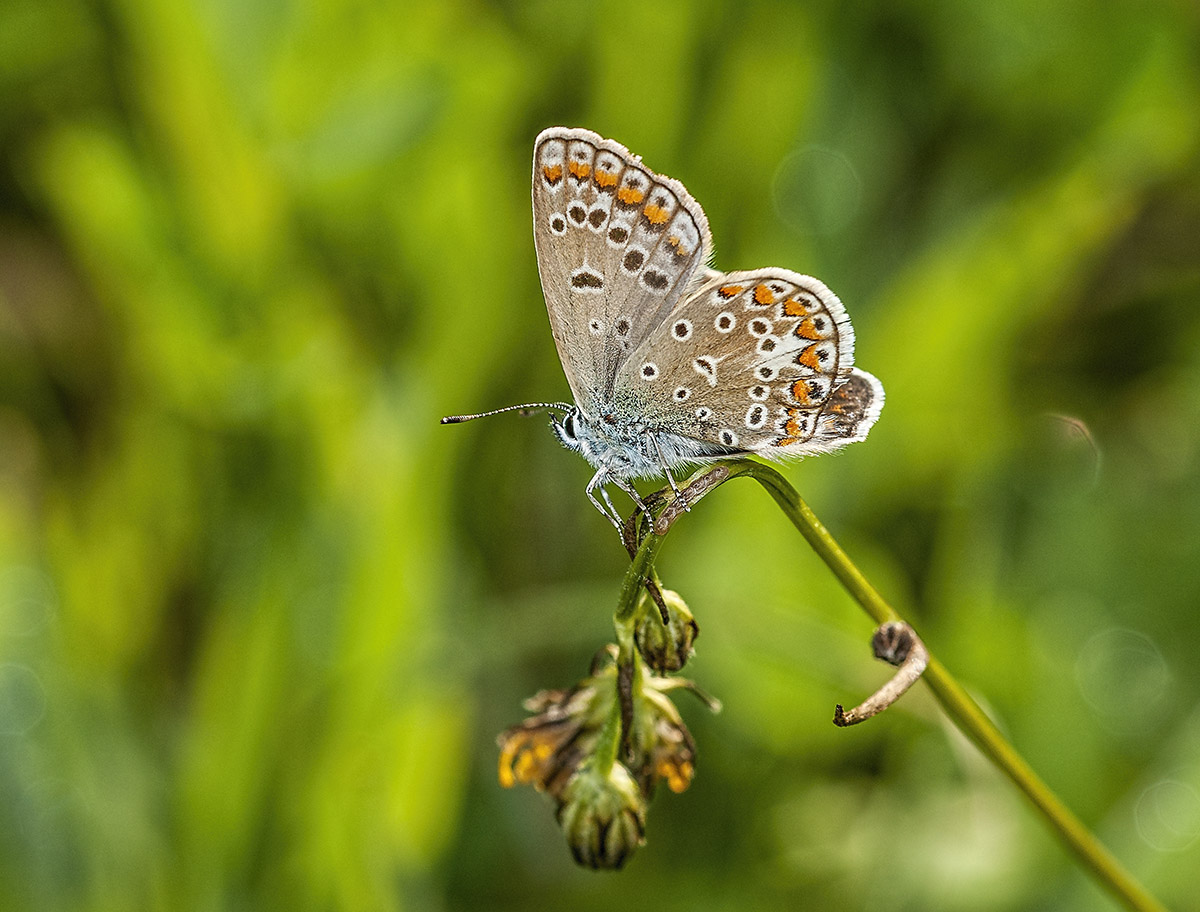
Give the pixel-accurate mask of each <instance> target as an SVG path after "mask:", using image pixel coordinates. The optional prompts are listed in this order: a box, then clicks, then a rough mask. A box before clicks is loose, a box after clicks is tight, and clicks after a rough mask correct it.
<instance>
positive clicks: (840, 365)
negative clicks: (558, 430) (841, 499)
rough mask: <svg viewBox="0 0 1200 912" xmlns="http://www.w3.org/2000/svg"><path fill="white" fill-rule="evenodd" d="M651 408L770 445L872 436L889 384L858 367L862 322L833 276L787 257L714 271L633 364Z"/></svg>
mask: <svg viewBox="0 0 1200 912" xmlns="http://www.w3.org/2000/svg"><path fill="white" fill-rule="evenodd" d="M617 384H618V388H619V389H620V388H624V387H628V388H630V389H631V390H635V391H637V393H638V395H637V398H638V399H639V400H641V401H642V402H643V403H644V416H643V417H644V418H645V420H646V421H647V422H648V423H649V424H650V425H651V427H661V428H662V429H664V430H667V431H670V432H672V433H680V434H682V435H683V436H687V437H690V438H693V439H696V440H700V441H703V442H706V443H713V444H719V445H721V446H724V447H736V448H738V449H740V450H745V451H758V452H761V453H762V454H763V455H765V456H776V455H778V456H784V455H803V454H804V453H806V452H826V451H828V450H829V449H832V448H836V447H838V446H841V445H843V444H845V443H851V442H853V441H854V440H858V439H862V437H863V436H865V435H866V432H867V430H868V429H869V428H870V425H871V424H872V423H873V422H874V420H875V418H876V417H877V416H878V414H879V409H880V408H881V407H882V405H883V390H882V388H881V387H880V386H879V383H878V381H876V380H875V378H874V377H871V376H870V375H869V374H866V373H865V372H862V371H856V370H855V369H854V331H853V329H852V328H851V326H850V320H849V318H848V317H847V316H846V311H845V308H843V307H842V304H841V301H839V300H838V298H837V296H836V295H834V294H833V292H831V291H830V290H829V289H828V288H826V287H825V285H824V284H822V283H821V282H819V281H818V280H816V279H814V278H811V277H810V276H803V275H799V274H798V273H795V272H791V271H789V270H786V269H776V268H771V269H756V270H751V271H748V272H733V273H728V274H720V273H709V274H708V275H707V276H706V278H705V281H704V283H703V284H702V285H701V286H700V287H699V288H697V289H696V290H695V291H694V292H692V293H691V294H690V295H689V296H688V297H687V298H685V299H684V300H682V301H680V302H679V304H678V306H677V307H676V308H675V309H674V311H672V313H671V314H670V315H669V316H668V318H667V319H666V320H665V321H664V322H663V323H662V325H660V326H659V327H657V328H656V329H655V330H654V332H653V333H652V334H651V335H650V336H649V337H648V338H647V339H646V340H645V342H643V343H642V345H641V346H639V348H638V349H637V350H636V351H635V352H634V353H633V355H632V357H630V359H629V360H628V361H627V362H626V364H625V365H624V366H623V367H622V369H621V371H620V373H619V375H618V378H617Z"/></svg>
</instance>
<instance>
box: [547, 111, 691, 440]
mask: <svg viewBox="0 0 1200 912" xmlns="http://www.w3.org/2000/svg"><path fill="white" fill-rule="evenodd" d="M533 237H534V244H535V246H536V248H537V260H538V272H539V274H540V275H541V280H542V291H543V293H544V294H545V296H546V308H547V311H548V312H549V315H550V327H551V331H552V332H553V334H554V342H555V344H556V345H557V347H558V356H559V359H560V360H561V361H562V365H563V370H564V372H565V373H566V375H567V382H568V383H569V384H570V386H571V392H572V393H573V394H574V396H575V401H576V403H577V404H578V405H579V406H580V408H582V409H583V411H584V413H585V414H587V415H589V416H593V417H594V416H596V415H597V414H598V413H599V410H600V405H601V404H602V403H607V402H609V401H610V400H611V396H612V392H613V385H614V380H615V378H616V376H617V372H618V370H619V369H620V368H621V366H622V364H624V362H625V361H626V359H628V357H629V355H630V353H631V352H633V351H634V350H635V349H637V348H638V347H639V346H640V345H643V344H644V343H645V341H646V340H647V339H648V338H649V336H650V335H651V333H652V332H653V331H654V330H655V328H656V327H658V326H659V324H661V322H662V321H663V320H664V319H665V318H666V317H667V315H668V314H670V313H671V311H672V310H673V309H675V308H676V306H677V305H678V304H679V302H680V299H681V298H682V296H683V295H684V293H685V292H686V290H687V289H688V287H689V285H690V283H691V280H692V277H693V275H694V274H695V273H696V269H697V267H698V266H699V265H700V264H702V263H704V262H705V261H706V260H707V259H708V256H709V249H710V247H711V239H710V235H709V231H708V220H707V219H706V218H705V216H704V211H703V210H702V209H701V208H700V205H699V204H698V203H697V202H696V201H695V200H694V199H692V197H691V195H690V194H689V193H688V192H687V190H685V189H684V187H683V185H682V184H680V183H679V182H678V181H676V180H672V179H671V178H669V177H664V176H662V175H659V174H655V173H654V172H653V171H651V170H650V169H649V168H647V167H645V166H644V165H643V164H642V163H641V159H639V158H638V157H637V156H636V155H633V154H631V153H630V152H629V150H628V149H626V148H625V147H624V146H622V145H620V144H619V143H616V142H613V141H612V140H610V139H604V138H602V137H601V136H599V135H598V134H596V133H593V132H591V131H590V130H582V129H570V128H566V127H551V128H550V129H548V130H544V131H543V132H542V133H541V134H540V135H539V136H538V138H537V141H536V143H535V145H534V153H533Z"/></svg>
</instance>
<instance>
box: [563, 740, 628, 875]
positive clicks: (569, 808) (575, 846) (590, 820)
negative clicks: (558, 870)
mask: <svg viewBox="0 0 1200 912" xmlns="http://www.w3.org/2000/svg"><path fill="white" fill-rule="evenodd" d="M558 823H559V826H560V827H562V831H563V834H564V835H565V836H566V837H567V845H568V846H569V847H570V849H571V854H572V855H573V856H574V858H575V861H576V863H577V864H581V865H584V866H585V867H589V868H597V869H599V868H605V869H611V870H616V869H617V868H620V867H622V866H624V864H625V862H627V861H628V860H629V859H630V857H631V856H632V855H633V853H634V852H636V851H637V850H638V848H639V847H640V846H641V845H642V844H643V843H644V842H645V841H646V799H645V798H644V797H643V795H642V792H641V789H639V788H638V784H637V782H635V781H634V778H633V776H631V775H630V773H629V770H627V769H626V768H625V767H624V766H623V765H622V764H620V763H613V765H612V767H611V769H610V770H609V772H608V774H607V775H605V774H603V773H601V772H600V771H599V769H597V767H596V765H595V764H593V763H591V762H588V763H585V764H584V765H583V766H581V767H580V768H579V770H578V772H576V773H575V775H574V776H572V777H571V781H570V782H568V783H567V785H566V788H565V789H563V793H562V803H561V804H560V805H559V808H558Z"/></svg>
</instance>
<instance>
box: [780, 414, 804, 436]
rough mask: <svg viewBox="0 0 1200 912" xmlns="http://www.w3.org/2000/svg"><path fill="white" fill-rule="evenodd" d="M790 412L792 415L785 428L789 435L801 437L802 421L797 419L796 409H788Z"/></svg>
mask: <svg viewBox="0 0 1200 912" xmlns="http://www.w3.org/2000/svg"><path fill="white" fill-rule="evenodd" d="M788 414H789V415H791V417H790V418H788V422H787V424H785V425H784V426H783V430H784V432H785V433H786V434H787V435H788V436H789V437H793V438H797V439H798V438H799V437H800V423H799V422H798V421H796V410H795V409H788Z"/></svg>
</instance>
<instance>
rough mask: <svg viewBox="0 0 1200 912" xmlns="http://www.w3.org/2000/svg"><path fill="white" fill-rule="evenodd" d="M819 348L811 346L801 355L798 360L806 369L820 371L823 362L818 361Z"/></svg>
mask: <svg viewBox="0 0 1200 912" xmlns="http://www.w3.org/2000/svg"><path fill="white" fill-rule="evenodd" d="M817 348H818V346H816V345H810V346H809V347H808V348H806V349H804V351H803V352H802V353H801V354H800V357H799V358H797V359H796V360H797V361H798V362H799V363H800V364H803V365H805V366H806V367H811V368H812V369H813V370H820V369H821V362H820V361H819V360H818V359H817Z"/></svg>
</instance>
